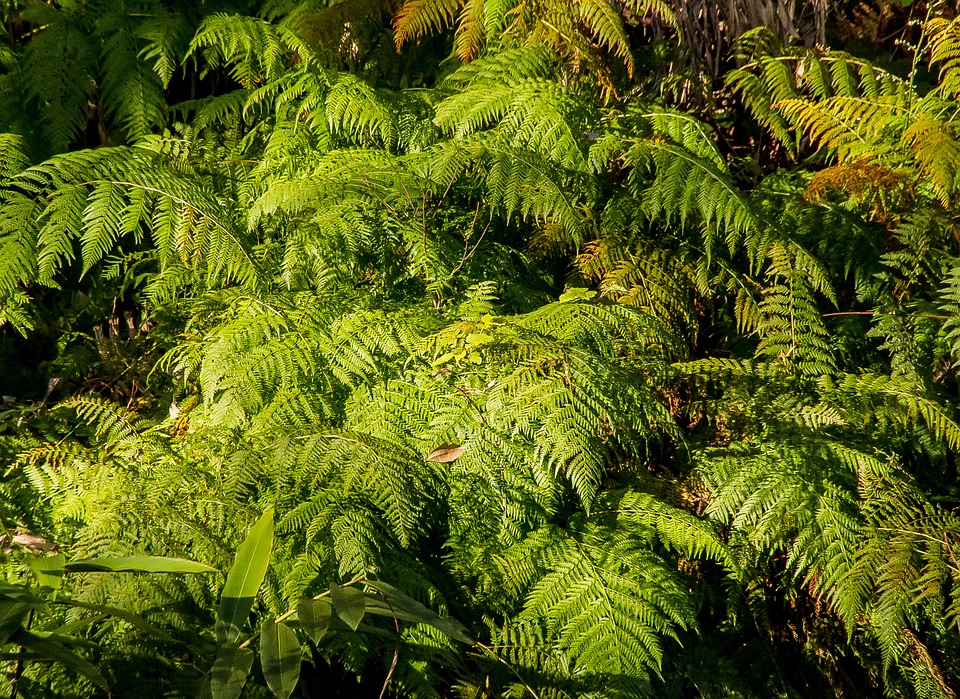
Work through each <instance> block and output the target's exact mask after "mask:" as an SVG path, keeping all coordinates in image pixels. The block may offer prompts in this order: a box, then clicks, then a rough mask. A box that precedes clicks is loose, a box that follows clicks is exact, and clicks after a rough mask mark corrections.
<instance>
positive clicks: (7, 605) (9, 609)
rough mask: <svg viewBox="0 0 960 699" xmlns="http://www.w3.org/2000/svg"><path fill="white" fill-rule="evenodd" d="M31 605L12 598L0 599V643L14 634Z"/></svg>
mask: <svg viewBox="0 0 960 699" xmlns="http://www.w3.org/2000/svg"><path fill="white" fill-rule="evenodd" d="M30 607H31V605H29V604H27V603H25V602H19V601H17V600H13V599H8V598H4V599H0V645H3V644H4V643H6V642H7V639H8V638H10V637H11V636H12V635H13V634H15V633H16V632H17V631H18V630H19V629H20V627H21V626H22V625H23V620H24V619H26V618H27V613H28V612H29V611H30Z"/></svg>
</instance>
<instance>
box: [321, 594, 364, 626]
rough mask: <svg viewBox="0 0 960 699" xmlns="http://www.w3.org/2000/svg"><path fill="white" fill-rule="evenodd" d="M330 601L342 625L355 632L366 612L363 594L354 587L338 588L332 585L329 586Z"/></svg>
mask: <svg viewBox="0 0 960 699" xmlns="http://www.w3.org/2000/svg"><path fill="white" fill-rule="evenodd" d="M330 601H331V602H332V603H333V608H334V610H336V612H337V616H338V617H340V618H341V619H342V620H343V623H345V624H346V625H347V626H349V627H350V628H351V629H353V630H354V631H356V630H357V627H358V626H360V622H361V621H363V615H364V614H365V613H366V611H367V601H366V599H365V598H364V595H363V593H362V592H360V590H358V589H357V588H355V587H340V586H339V585H336V584H334V585H331V586H330Z"/></svg>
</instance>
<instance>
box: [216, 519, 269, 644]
mask: <svg viewBox="0 0 960 699" xmlns="http://www.w3.org/2000/svg"><path fill="white" fill-rule="evenodd" d="M271 548H273V509H272V508H271V509H269V510H267V511H266V512H264V513H263V516H262V517H260V519H259V520H257V523H256V524H254V525H253V526H252V527H250V531H249V532H248V533H247V538H246V539H245V540H244V542H243V543H242V544H240V548H239V549H238V550H237V557H236V558H235V559H234V561H233V566H232V567H231V568H230V572H229V573H228V574H227V582H226V584H224V586H223V592H222V593H221V595H220V608H219V609H218V610H217V627H216V631H217V640H218V641H219V642H220V643H232V642H235V641H236V640H237V639H238V638H240V630H241V629H242V628H243V624H244V622H245V621H246V619H247V616H248V615H249V614H250V610H251V609H252V608H253V601H254V600H255V599H256V597H257V591H258V590H259V589H260V583H262V582H263V576H264V575H266V573H267V565H268V564H269V563H270V549H271Z"/></svg>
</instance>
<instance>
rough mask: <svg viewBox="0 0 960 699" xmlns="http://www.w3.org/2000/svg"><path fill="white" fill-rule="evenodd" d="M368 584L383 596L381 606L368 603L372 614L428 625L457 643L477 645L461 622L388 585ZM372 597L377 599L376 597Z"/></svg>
mask: <svg viewBox="0 0 960 699" xmlns="http://www.w3.org/2000/svg"><path fill="white" fill-rule="evenodd" d="M366 584H367V586H368V587H372V588H373V589H374V590H376V591H377V592H379V593H380V595H382V598H381V600H378V601H379V604H378V603H375V602H374V600H373V599H371V600H368V601H367V611H369V612H370V613H372V614H382V615H384V616H396V617H397V618H398V619H406V620H407V621H416V622H419V623H421V624H427V625H429V626H432V627H433V628H435V629H437V630H438V631H440V632H442V633H444V634H446V635H447V636H449V637H450V638H452V639H453V640H455V641H460V642H461V643H467V644H469V645H471V646H472V645H473V644H474V643H476V641H475V640H474V639H473V638H471V637H470V635H469V634H468V633H467V629H466V628H465V627H464V626H463V624H461V623H460V622H459V621H457V620H455V619H451V618H449V617H442V616H440V615H439V614H437V613H436V612H435V611H433V610H432V609H430V608H429V607H426V606H424V605H422V604H420V603H419V602H417V600H415V599H413V598H412V597H410V596H409V595H406V594H404V593H403V592H400V590H398V589H397V588H395V587H393V586H391V585H388V584H386V583H382V582H376V581H369V580H368V581H367V583H366ZM372 597H374V599H376V596H372ZM384 610H386V612H385V611H384Z"/></svg>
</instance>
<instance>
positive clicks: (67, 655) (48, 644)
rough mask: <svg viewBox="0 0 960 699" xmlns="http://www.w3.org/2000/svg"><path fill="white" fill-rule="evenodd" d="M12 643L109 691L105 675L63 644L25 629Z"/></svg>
mask: <svg viewBox="0 0 960 699" xmlns="http://www.w3.org/2000/svg"><path fill="white" fill-rule="evenodd" d="M10 641H11V642H13V643H16V644H17V645H20V646H23V647H25V648H29V649H30V650H32V651H33V652H35V653H37V654H38V655H41V656H43V657H44V658H48V659H50V660H53V661H55V662H58V663H60V664H61V665H64V666H65V667H67V668H69V669H70V670H73V671H74V672H76V673H79V674H81V675H83V676H84V677H86V678H87V679H88V680H90V681H91V682H93V683H94V684H95V685H97V686H98V687H100V688H101V689H105V690H109V687H108V686H107V681H106V680H105V679H104V678H103V675H101V674H100V671H99V670H98V669H97V668H96V667H94V666H93V664H91V663H90V662H89V661H87V660H85V659H83V658H81V657H80V656H79V655H77V654H76V653H74V652H73V651H72V650H70V649H69V648H67V647H66V646H64V645H63V644H62V643H59V642H57V641H55V640H52V639H50V638H43V637H42V636H38V635H37V634H34V633H31V632H29V631H27V630H25V629H20V630H19V631H17V633H15V634H14V635H13V636H12V637H11V638H10Z"/></svg>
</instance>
